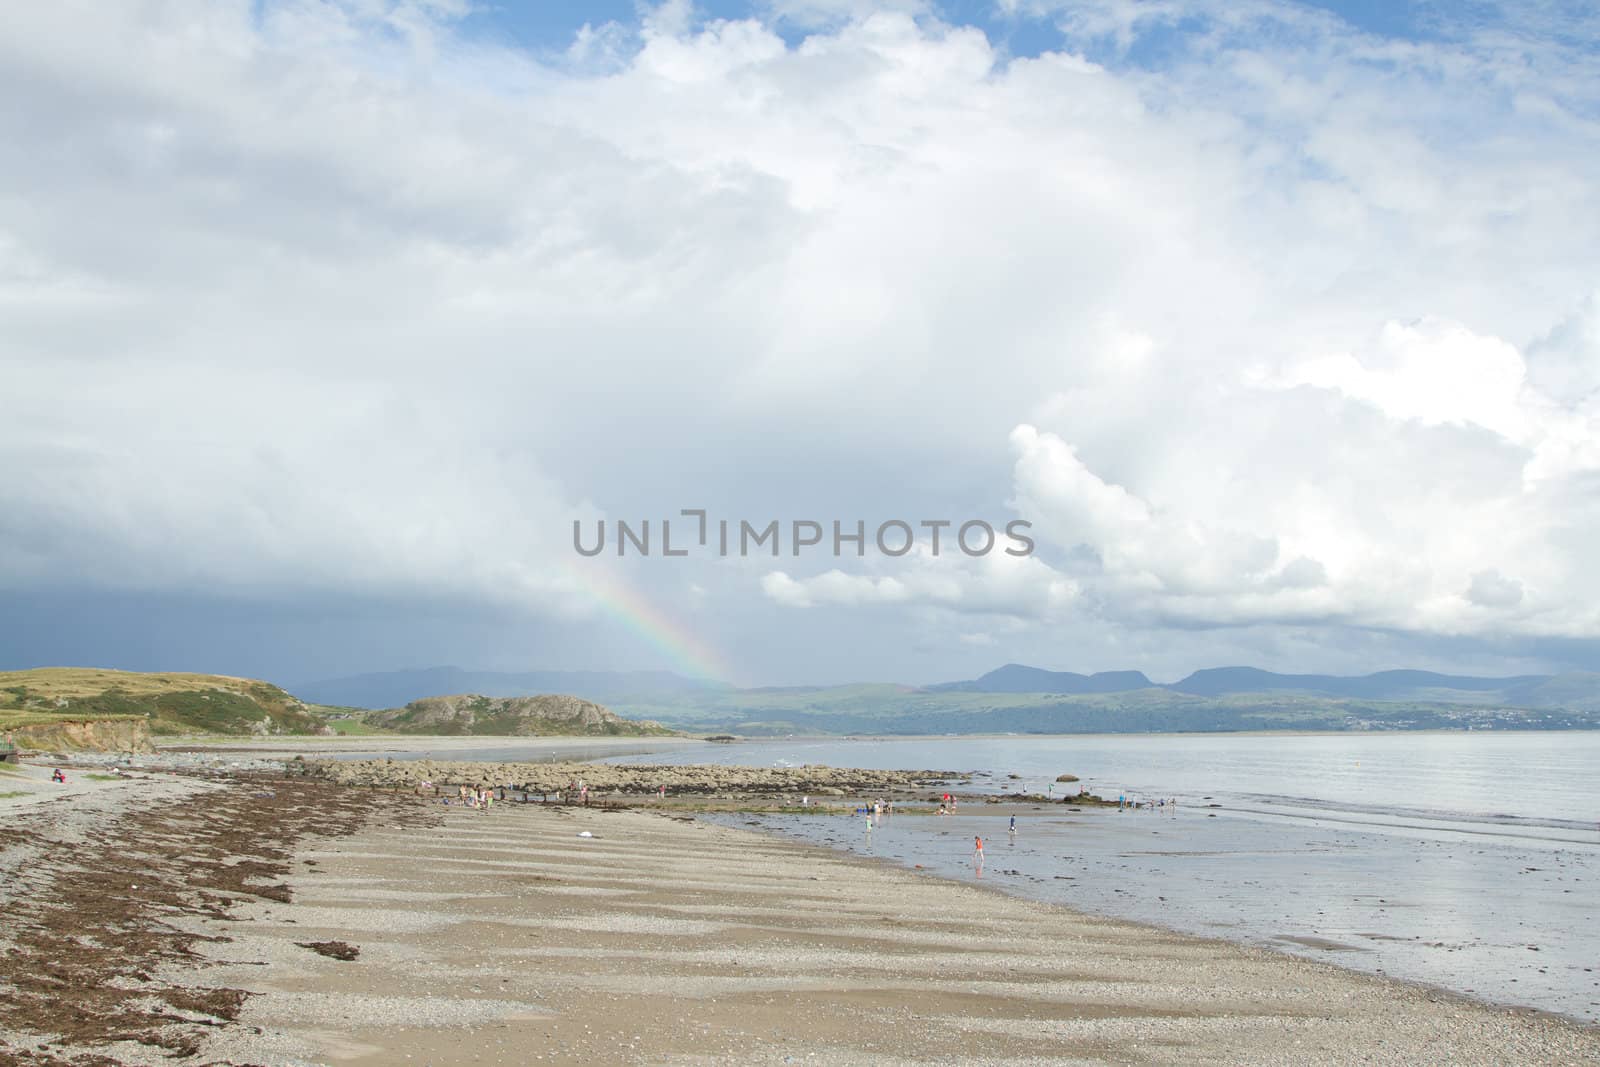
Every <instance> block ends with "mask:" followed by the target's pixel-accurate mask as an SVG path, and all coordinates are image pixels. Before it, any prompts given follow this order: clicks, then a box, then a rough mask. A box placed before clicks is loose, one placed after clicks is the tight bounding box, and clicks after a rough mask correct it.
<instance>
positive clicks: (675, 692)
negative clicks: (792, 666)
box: [287, 663, 1600, 735]
mask: <svg viewBox="0 0 1600 1067" xmlns="http://www.w3.org/2000/svg"><path fill="white" fill-rule="evenodd" d="M287 688H288V689H289V690H290V691H291V692H294V693H296V694H297V695H299V696H300V697H301V698H302V699H305V700H308V701H313V702H315V703H318V704H328V705H340V706H346V707H357V708H393V707H400V706H403V705H407V704H410V703H412V702H413V701H416V700H420V699H423V698H426V697H432V696H444V695H451V694H459V693H477V694H482V695H484V696H493V697H520V696H534V695H538V694H543V693H563V694H568V695H571V696H575V697H579V698H581V699H584V700H592V701H597V702H601V703H604V704H606V705H607V706H609V707H611V708H613V709H615V710H616V711H617V712H618V713H619V714H622V715H624V716H627V717H629V718H644V719H653V720H659V721H661V722H663V723H665V724H667V725H669V726H672V727H676V728H680V729H685V730H694V731H710V730H727V731H731V732H736V733H741V734H747V735H755V734H784V733H807V732H810V733H894V734H912V733H998V732H1033V733H1045V732H1061V733H1086V732H1129V731H1134V732H1141V731H1170V730H1205V731H1213V730H1263V729H1308V730H1310V729H1317V730H1323V729H1326V730H1343V729H1487V728H1499V729H1505V728H1523V729H1543V728H1564V727H1584V726H1597V725H1600V674H1590V673H1568V674H1557V675H1517V676H1513V677H1505V678H1488V677H1477V676H1470V675H1450V674H1439V673H1435V672H1431V671H1417V670H1391V671H1380V672H1378V673H1375V674H1367V675H1360V676H1352V677H1345V676H1339V675H1324V674H1277V673H1274V672H1271V671H1264V670H1260V669H1258V668H1254V667H1215V668H1207V669H1204V670H1198V671H1195V672H1194V673H1193V674H1190V675H1189V676H1188V677H1186V678H1183V679H1181V680H1179V681H1176V682H1172V683H1169V684H1158V683H1155V682H1152V681H1151V680H1150V679H1149V678H1148V677H1147V676H1146V675H1145V674H1143V673H1142V672H1140V671H1105V672H1101V673H1097V674H1088V675H1085V674H1076V673H1073V672H1069V671H1049V670H1044V669H1041V668H1038V667H1030V666H1026V665H1024V664H1016V663H1011V664H1006V665H1005V666H1003V667H1000V668H998V669H996V670H993V671H990V672H989V673H987V674H985V675H983V676H981V677H979V678H974V679H969V680H965V681H956V682H948V683H944V684H940V685H930V686H908V685H895V684H891V683H868V684H857V685H840V686H796V687H784V688H756V689H738V688H734V687H732V686H727V685H722V684H719V683H713V682H704V681H699V680H696V679H691V678H685V677H683V676H680V675H676V674H671V673H669V672H665V671H653V672H648V671H647V672H629V673H609V672H603V671H533V672H526V673H496V672H483V671H468V670H462V669H460V668H457V667H439V668H432V669H429V670H415V671H396V672H388V673H379V674H366V675H356V676H352V677H347V678H337V679H330V680H327V681H321V682H310V683H302V684H300V685H293V686H288V687H287Z"/></svg>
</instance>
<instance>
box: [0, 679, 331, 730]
mask: <svg viewBox="0 0 1600 1067" xmlns="http://www.w3.org/2000/svg"><path fill="white" fill-rule="evenodd" d="M134 718H140V719H148V720H149V723H150V730H151V732H152V733H156V734H181V733H192V732H202V733H220V734H248V733H251V732H253V731H256V730H261V729H265V730H267V731H268V732H270V733H314V732H317V731H318V730H320V729H321V727H322V719H321V718H320V717H318V716H317V715H316V714H314V713H313V712H312V711H311V709H310V708H309V707H308V706H307V705H306V704H305V703H303V702H302V701H300V700H298V699H296V698H295V697H293V696H291V695H290V694H288V693H286V692H284V691H283V690H282V689H279V688H278V687H277V686H275V685H269V684H268V683H266V682H260V681H256V680H254V679H251V678H231V677H228V676H226V675H217V674H184V673H155V674H140V673H135V672H130V671H112V670H103V669H99V668H87V667H41V668H36V669H34V670H27V671H3V672H0V729H20V728H22V727H27V726H48V725H52V724H56V723H63V722H89V721H95V722H101V721H115V720H118V719H134Z"/></svg>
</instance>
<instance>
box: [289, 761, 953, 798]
mask: <svg viewBox="0 0 1600 1067" xmlns="http://www.w3.org/2000/svg"><path fill="white" fill-rule="evenodd" d="M288 769H289V771H290V773H293V772H294V771H296V770H298V771H299V772H300V773H302V774H305V775H307V776H310V777H314V778H320V779H323V780H326V781H331V782H336V783H339V784H341V785H362V786H376V787H379V788H405V787H416V786H419V785H421V784H423V783H424V782H432V783H433V784H434V785H440V786H455V785H470V786H478V785H487V786H499V785H507V786H515V787H517V788H520V789H524V790H526V791H528V792H532V793H554V792H558V791H560V790H564V789H566V788H567V786H568V785H569V784H570V783H572V782H575V781H579V780H581V781H583V782H584V783H585V784H586V785H588V786H589V788H590V790H591V791H593V792H607V793H624V794H626V793H638V794H646V793H654V792H656V791H657V790H658V789H660V788H662V787H665V788H666V790H667V792H668V793H669V794H681V793H695V794H718V793H749V794H777V793H814V794H816V795H818V796H843V795H845V794H846V793H860V792H896V791H903V790H909V789H916V788H920V787H924V786H928V785H934V784H938V783H942V782H950V781H963V780H965V779H966V778H967V777H968V775H966V774H962V773H959V772H956V771H933V770H924V771H885V770H871V769H862V768H854V767H824V766H813V765H807V766H803V767H730V766H722V765H714V764H668V765H653V766H646V765H640V764H611V763H574V762H567V763H482V762H475V761H470V760H399V761H396V760H388V759H381V760H380V759H370V760H299V759H296V760H291V761H289V764H288Z"/></svg>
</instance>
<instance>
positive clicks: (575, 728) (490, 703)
mask: <svg viewBox="0 0 1600 1067" xmlns="http://www.w3.org/2000/svg"><path fill="white" fill-rule="evenodd" d="M367 721H368V722H369V723H371V724H372V725H373V726H381V727H383V728H385V729H389V730H396V731H399V732H401V733H408V734H444V735H460V734H492V735H497V736H502V737H539V736H549V735H557V734H560V735H593V736H596V737H642V736H650V735H660V734H669V733H671V732H672V731H670V730H668V729H667V728H666V727H664V726H662V725H661V724H660V723H658V722H651V721H649V720H645V719H624V718H622V717H621V716H620V715H617V714H616V713H615V712H613V711H611V710H610V709H609V708H604V707H601V706H600V705H599V704H596V703H593V702H592V701H588V700H580V699H578V698H577V697H573V696H563V695H559V694H550V695H546V696H535V697H486V696H478V695H475V694H467V695H463V696H447V697H427V698H426V699H423V700H413V701H412V702H411V703H409V704H407V705H406V706H405V707H403V708H398V709H396V710H394V711H380V712H376V713H374V714H372V715H369V716H367Z"/></svg>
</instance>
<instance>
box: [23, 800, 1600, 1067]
mask: <svg viewBox="0 0 1600 1067" xmlns="http://www.w3.org/2000/svg"><path fill="white" fill-rule="evenodd" d="M172 788H173V789H174V790H175V791H177V792H174V793H172V794H171V795H163V796H160V797H152V796H148V795H144V794H135V795H131V796H128V797H125V798H124V806H123V808H122V809H121V810H113V809H112V808H111V807H109V805H110V803H111V801H112V798H113V796H114V794H112V793H110V792H107V793H105V794H99V795H97V796H95V797H92V798H86V799H85V800H83V801H81V802H80V803H78V804H77V805H67V804H60V805H46V806H41V807H40V808H39V809H37V810H36V811H35V812H33V813H32V814H31V815H29V816H28V818H29V819H30V820H31V823H30V825H29V826H28V827H26V828H19V827H17V826H14V825H9V824H8V826H7V830H8V836H7V837H6V839H5V847H6V848H7V854H6V857H5V858H6V860H7V867H6V876H5V877H6V882H5V883H4V884H5V885H6V887H7V888H6V893H7V895H8V896H7V899H6V913H7V918H8V924H7V930H6V935H5V936H6V939H7V940H8V942H9V943H8V944H7V945H6V946H5V947H6V948H7V950H8V951H7V952H6V953H5V954H4V955H0V961H3V962H0V982H3V983H4V989H3V992H4V993H5V996H4V997H0V1042H5V1044H3V1045H0V1061H4V1062H18V1063H25V1064H49V1065H51V1067H55V1065H58V1064H77V1065H88V1064H95V1065H96V1067H100V1065H104V1064H106V1063H152V1064H153V1063H165V1062H171V1060H170V1059H169V1058H168V1057H169V1056H170V1054H171V1053H173V1052H189V1051H191V1050H192V1051H193V1052H194V1058H193V1060H192V1062H197V1063H233V1064H239V1065H243V1064H262V1065H283V1064H310V1063H325V1064H363V1065H365V1064H371V1065H377V1064H384V1065H390V1064H398V1063H404V1064H417V1065H422V1064H463V1063H482V1064H494V1063H505V1064H513V1063H515V1064H524V1063H530V1062H550V1063H577V1062H584V1063H591V1064H593V1063H651V1064H704V1063H727V1062H738V1063H756V1064H765V1063H772V1064H779V1063H813V1064H855V1063H1016V1064H1024V1063H1091V1062H1116V1063H1190V1064H1192V1063H1202V1064H1208V1063H1209V1064H1223V1063H1228V1064H1232V1063H1307V1062H1312V1063H1317V1062H1352V1061H1357V1062H1366V1063H1439V1062H1456V1063H1555V1062H1563V1063H1579V1062H1600V1032H1596V1031H1594V1030H1585V1029H1582V1028H1580V1027H1577V1026H1575V1025H1573V1024H1570V1023H1567V1022H1565V1021H1562V1020H1559V1019H1554V1018H1551V1017H1547V1016H1539V1015H1534V1014H1531V1013H1528V1012H1522V1011H1515V1010H1510V1009H1497V1008H1492V1007H1487V1006H1484V1005H1480V1004H1476V1003H1471V1002H1467V1001H1464V1000H1461V999H1458V998H1454V997H1451V996H1448V995H1446V994H1442V993H1438V992H1435V991H1430V990H1427V989H1424V988H1421V987H1414V986H1407V985H1403V984H1399V983H1395V982H1389V981H1384V980H1382V979H1378V978H1370V977H1364V976H1361V975H1357V974H1353V973H1349V972H1346V971H1342V970H1339V969H1337V968H1335V967H1332V966H1328V965H1325V964H1320V963H1316V962H1312V961H1307V960H1301V959H1295V958H1291V957H1287V956H1283V955H1279V954H1276V953H1271V952H1266V951H1262V950H1256V949H1250V948H1242V947H1238V946H1235V945H1231V944H1228V943H1224V942H1218V941H1207V940H1202V939H1197V938H1192V937H1187V936H1183V935H1178V934H1173V933H1168V932H1164V931H1161V930H1157V929H1154V928H1150V927H1144V926H1139V925H1135V924H1131V923H1126V922H1121V921H1116V920H1109V919H1097V918H1092V917H1088V916H1085V915H1080V914H1077V913H1074V912H1072V911H1069V910H1066V909H1064V908H1060V907H1057V906H1053V905H1048V904H1042V903H1035V902H1030V901H1026V900H1021V899H1017V898H1014V897H1009V896H1006V895H1003V894H1000V893H997V892H993V891H990V890H989V889H986V888H984V887H981V886H977V885H973V884H963V883H957V882H952V881H947V880H943V879H939V878H936V877H933V876H931V875H928V874H925V873H921V872H916V871H907V870H899V869H895V868H891V867H889V866H887V865H883V864H879V863H875V862H870V861H865V860H858V859H852V858H849V857H845V856H841V855H839V854H837V853H833V852H830V851H827V850H824V849H820V848H815V847H811V846H806V845H801V844H796V843H791V842H785V841H781V840H777V839H774V838H771V837H767V836H763V835H759V834H755V833H751V832H749V831H747V830H744V829H735V828H726V827H717V826H709V825H706V824H704V823H699V822H694V821H689V820H687V819H685V818H683V817H676V818H674V817H671V816H670V815H661V814H654V813H649V812H645V811H614V812H603V811H599V810H594V809H582V808H561V807H557V806H550V807H545V806H542V805H537V804H534V805H526V806H523V805H515V804H510V805H497V806H496V807H495V809H494V810H492V811H491V812H489V813H488V814H479V813H477V812H473V811H470V810H466V809H462V808H459V807H455V806H452V807H449V808H444V807H442V806H439V805H437V804H429V803H426V802H423V801H421V800H418V799H416V798H414V797H411V796H408V795H404V794H392V793H388V792H385V791H372V790H363V789H340V788H338V787H334V786H326V785H320V784H315V783H295V784H293V786H292V787H291V786H290V784H289V783H281V784H277V785H274V784H273V783H271V782H268V781H265V780H257V781H254V782H240V781H238V780H233V781H226V780H220V779H219V780H209V781H198V782H188V783H183V784H179V785H177V786H174V787H172ZM68 823H70V824H71V825H70V826H69V825H68ZM584 831H588V832H589V833H591V834H593V835H594V836H593V837H591V838H583V837H580V836H578V835H579V834H580V833H582V832H584ZM19 850H20V851H19ZM18 858H22V859H24V860H25V861H26V862H24V863H23V864H21V865H20V866H16V865H13V863H12V861H13V860H15V859H18ZM19 869H20V870H25V871H26V875H25V877H23V876H19V875H18V873H17V872H18V870H19ZM19 907H20V910H18V909H19ZM329 942H340V943H343V944H342V945H330V944H328V943H329ZM343 946H349V947H351V948H354V949H355V950H356V954H355V956H354V958H353V959H347V960H341V959H338V958H335V956H336V955H340V954H343V955H349V954H350V953H349V952H347V951H343ZM19 950H20V951H19ZM325 952H333V953H334V954H335V955H325V954H324V953H325ZM18 991H20V992H21V993H22V994H23V995H21V996H17V995H16V993H17V992H18ZM69 1024H70V1025H69ZM51 1027H55V1028H56V1032H52V1031H51V1029H50V1028H51ZM46 1040H48V1041H51V1042H52V1044H51V1045H50V1046H49V1047H47V1048H41V1047H40V1043H41V1042H42V1041H46ZM96 1056H104V1057H106V1058H104V1059H96V1058H95V1057H96ZM8 1057H9V1058H8Z"/></svg>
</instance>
